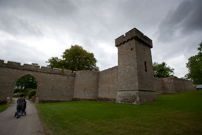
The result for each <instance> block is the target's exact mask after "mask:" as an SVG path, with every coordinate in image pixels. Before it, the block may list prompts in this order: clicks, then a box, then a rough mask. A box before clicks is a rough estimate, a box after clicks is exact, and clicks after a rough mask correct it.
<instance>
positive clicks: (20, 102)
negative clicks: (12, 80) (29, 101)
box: [17, 97, 26, 109]
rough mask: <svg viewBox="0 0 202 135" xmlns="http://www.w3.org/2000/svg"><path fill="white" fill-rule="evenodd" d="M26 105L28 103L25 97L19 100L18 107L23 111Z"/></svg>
mask: <svg viewBox="0 0 202 135" xmlns="http://www.w3.org/2000/svg"><path fill="white" fill-rule="evenodd" d="M25 104H26V101H25V98H24V97H20V98H18V100H17V107H19V108H22V109H23V108H24V105H25Z"/></svg>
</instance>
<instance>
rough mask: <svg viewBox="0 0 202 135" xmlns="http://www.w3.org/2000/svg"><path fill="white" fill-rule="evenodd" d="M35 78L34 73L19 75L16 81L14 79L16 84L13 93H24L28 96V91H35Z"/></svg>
mask: <svg viewBox="0 0 202 135" xmlns="http://www.w3.org/2000/svg"><path fill="white" fill-rule="evenodd" d="M37 83H38V82H37V80H36V77H34V74H30V73H28V74H25V75H24V74H23V75H22V76H20V77H19V78H18V79H17V81H16V83H15V84H16V85H15V88H14V90H13V91H15V92H16V93H15V95H18V96H19V94H24V95H26V96H27V97H28V98H30V97H29V93H30V92H31V91H32V93H34V92H35V91H36V92H37V85H38V84H37Z"/></svg>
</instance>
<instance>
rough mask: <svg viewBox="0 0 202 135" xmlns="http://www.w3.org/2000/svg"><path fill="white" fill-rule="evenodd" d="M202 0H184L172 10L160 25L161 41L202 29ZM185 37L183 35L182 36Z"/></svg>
mask: <svg viewBox="0 0 202 135" xmlns="http://www.w3.org/2000/svg"><path fill="white" fill-rule="evenodd" d="M201 13H202V1H201V0H183V1H182V2H181V3H180V4H179V5H178V7H177V9H175V10H174V11H171V12H170V13H169V14H168V15H167V16H166V17H165V18H164V20H163V21H162V23H161V24H160V26H159V30H158V33H159V38H158V40H159V41H169V40H172V39H177V38H179V36H181V35H184V36H186V35H189V34H190V33H192V32H195V31H201V30H202V23H201V22H202V14H201ZM182 37H183V36H182Z"/></svg>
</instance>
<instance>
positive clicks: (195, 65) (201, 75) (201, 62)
mask: <svg viewBox="0 0 202 135" xmlns="http://www.w3.org/2000/svg"><path fill="white" fill-rule="evenodd" d="M197 49H198V54H197V55H195V56H192V57H190V58H189V59H188V63H187V65H186V66H187V68H188V71H189V72H188V74H186V75H185V77H186V78H187V79H191V80H193V83H194V84H202V42H201V43H200V44H199V47H198V48H197Z"/></svg>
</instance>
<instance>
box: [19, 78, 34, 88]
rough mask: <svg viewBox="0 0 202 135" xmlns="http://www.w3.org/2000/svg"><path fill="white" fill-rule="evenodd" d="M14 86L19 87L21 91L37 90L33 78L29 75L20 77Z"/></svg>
mask: <svg viewBox="0 0 202 135" xmlns="http://www.w3.org/2000/svg"><path fill="white" fill-rule="evenodd" d="M16 86H17V87H20V88H21V89H22V88H24V89H28V88H32V89H36V88H37V82H36V80H35V78H34V77H33V76H31V75H25V76H23V77H21V78H20V79H18V81H17V82H16Z"/></svg>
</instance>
